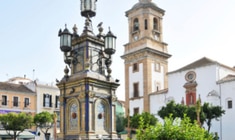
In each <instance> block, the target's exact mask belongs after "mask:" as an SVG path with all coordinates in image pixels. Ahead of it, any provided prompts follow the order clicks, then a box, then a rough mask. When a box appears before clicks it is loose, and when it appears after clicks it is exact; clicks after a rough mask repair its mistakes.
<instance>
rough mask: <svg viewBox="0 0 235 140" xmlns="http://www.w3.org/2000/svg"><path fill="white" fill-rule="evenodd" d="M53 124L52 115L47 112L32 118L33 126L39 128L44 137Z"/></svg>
mask: <svg viewBox="0 0 235 140" xmlns="http://www.w3.org/2000/svg"><path fill="white" fill-rule="evenodd" d="M53 122H54V114H51V113H49V112H47V111H43V112H41V113H38V114H36V115H35V116H34V124H35V125H36V126H37V127H39V129H40V130H41V131H42V132H43V133H44V135H45V136H46V135H47V134H48V130H49V129H50V128H51V127H52V126H53Z"/></svg>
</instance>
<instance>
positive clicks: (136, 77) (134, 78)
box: [128, 63, 144, 115]
mask: <svg viewBox="0 0 235 140" xmlns="http://www.w3.org/2000/svg"><path fill="white" fill-rule="evenodd" d="M143 81H144V80H143V64H142V63H140V64H139V71H138V72H134V73H133V68H132V66H131V67H129V83H128V84H129V98H132V97H133V95H134V89H133V83H137V82H138V83H139V96H140V97H142V96H143V93H144V90H143V87H144V85H143ZM137 107H138V108H139V111H140V112H142V111H143V99H135V100H130V106H129V110H130V115H133V109H134V108H137Z"/></svg>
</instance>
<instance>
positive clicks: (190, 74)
mask: <svg viewBox="0 0 235 140" xmlns="http://www.w3.org/2000/svg"><path fill="white" fill-rule="evenodd" d="M195 79H196V73H195V72H194V71H190V72H188V73H186V75H185V80H186V81H189V82H190V81H193V80H195Z"/></svg>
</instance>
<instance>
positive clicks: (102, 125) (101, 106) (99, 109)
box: [95, 99, 110, 131]
mask: <svg viewBox="0 0 235 140" xmlns="http://www.w3.org/2000/svg"><path fill="white" fill-rule="evenodd" d="M95 110H96V111H95V112H96V115H95V117H96V118H95V120H96V124H95V129H96V130H99V131H107V129H108V127H107V126H108V121H109V119H110V118H109V117H108V115H107V114H109V107H108V103H107V102H106V101H105V100H102V99H98V100H97V101H96V104H95Z"/></svg>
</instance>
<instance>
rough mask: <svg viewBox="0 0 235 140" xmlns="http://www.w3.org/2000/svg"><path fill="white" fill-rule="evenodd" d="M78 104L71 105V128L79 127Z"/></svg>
mask: <svg viewBox="0 0 235 140" xmlns="http://www.w3.org/2000/svg"><path fill="white" fill-rule="evenodd" d="M78 117H79V116H78V105H77V104H76V103H72V104H71V105H70V116H69V118H70V129H71V130H74V129H77V127H78Z"/></svg>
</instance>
